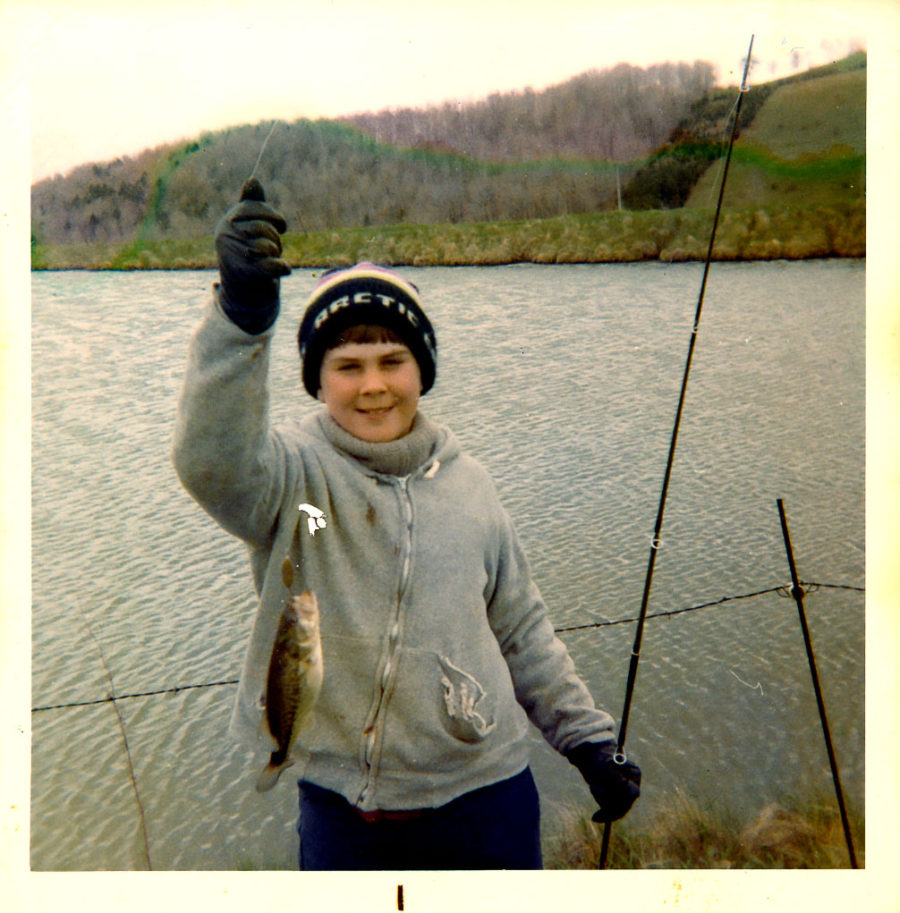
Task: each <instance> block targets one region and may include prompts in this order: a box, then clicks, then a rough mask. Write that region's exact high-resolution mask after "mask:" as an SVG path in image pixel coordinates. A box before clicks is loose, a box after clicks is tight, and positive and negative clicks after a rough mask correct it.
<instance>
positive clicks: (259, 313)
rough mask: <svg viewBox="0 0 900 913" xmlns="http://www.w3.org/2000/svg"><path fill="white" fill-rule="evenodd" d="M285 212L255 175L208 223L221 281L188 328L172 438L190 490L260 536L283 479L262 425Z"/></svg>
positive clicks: (234, 525)
mask: <svg viewBox="0 0 900 913" xmlns="http://www.w3.org/2000/svg"><path fill="white" fill-rule="evenodd" d="M285 227H286V226H285V221H284V219H283V218H282V217H281V215H279V214H278V213H277V212H276V211H275V210H274V209H272V207H271V206H269V205H268V204H267V203H266V202H265V194H264V193H263V190H262V187H261V185H260V184H259V182H258V181H256V180H255V179H252V178H251V180H250V181H248V182H247V183H246V184H245V185H244V188H243V191H242V193H241V199H240V201H239V202H238V203H237V204H236V205H235V206H233V207H232V208H231V209H229V210H228V212H227V213H226V214H225V216H224V217H223V218H222V220H221V221H220V222H219V224H218V226H217V228H216V252H217V256H218V262H219V277H220V281H219V282H217V283H216V284H215V285H214V286H213V300H212V302H211V303H210V305H209V307H208V308H207V311H206V313H205V315H204V317H203V320H202V322H201V324H200V326H199V327H198V328H197V330H196V331H195V333H194V336H193V338H192V340H191V346H190V351H189V356H188V365H187V370H186V372H185V378H184V383H183V386H182V392H181V397H180V400H179V404H178V416H177V421H176V426H175V436H174V444H173V462H174V465H175V469H176V471H177V473H178V475H179V478H180V479H181V481H182V483H183V484H184V486H185V488H186V489H187V490H188V491H189V492H190V493H191V495H192V496H193V497H194V498H195V499H196V500H197V501H198V502H199V503H200V504H201V505H202V506H203V507H204V508H205V509H206V510H207V511H208V512H209V513H210V514H211V515H212V516H213V517H215V519H216V520H217V521H218V522H219V523H220V524H221V525H222V526H223V527H225V529H227V530H228V531H229V532H231V533H233V534H234V535H236V536H239V537H240V538H242V539H245V540H246V541H248V542H251V543H256V544H259V543H262V542H264V541H265V539H266V538H267V537H268V535H269V534H270V532H271V529H272V525H273V523H274V520H275V516H276V513H277V509H278V504H279V500H280V495H281V491H282V488H283V485H284V484H285V460H284V454H283V450H282V447H281V444H280V440H279V439H278V438H277V437H274V436H272V434H271V433H270V429H269V398H268V389H267V379H268V365H269V344H270V338H271V330H272V327H273V326H274V323H275V319H276V318H277V316H278V310H279V291H280V288H279V280H280V277H281V276H283V275H287V274H288V273H289V272H290V267H289V266H288V265H287V263H285V262H284V261H283V260H282V259H280V255H281V239H280V237H279V235H280V234H281V233H282V232H284V230H285Z"/></svg>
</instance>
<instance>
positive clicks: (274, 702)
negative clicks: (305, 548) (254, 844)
mask: <svg viewBox="0 0 900 913" xmlns="http://www.w3.org/2000/svg"><path fill="white" fill-rule="evenodd" d="M287 567H288V562H287V561H286V562H285V565H284V566H283V567H282V576H283V579H284V581H285V584H286V585H288V586H289V583H288V578H291V579H292V578H293V574H292V573H289V572H288V570H287ZM291 571H293V568H291ZM323 677H324V667H323V663H322V641H321V636H320V633H319V604H318V600H317V599H316V596H315V593H312V592H310V591H309V590H306V591H304V592H303V593H301V594H300V595H299V596H295V595H292V596H291V597H290V598H289V599H288V601H287V603H286V604H285V607H284V611H283V612H282V613H281V618H280V619H279V622H278V631H277V633H276V634H275V643H274V644H273V646H272V655H271V657H270V659H269V672H268V677H267V679H266V694H265V722H266V725H267V726H268V729H269V733H270V734H271V736H272V738H273V739H274V740H275V744H276V746H277V748H276V749H275V751H273V752H272V753H271V756H270V757H269V762H268V763H267V764H266V766H265V768H264V769H263V771H262V773H261V774H260V775H259V780H258V782H257V784H256V789H257V792H261V793H263V792H266V791H268V790H270V789H271V788H272V787H273V786H274V785H275V784H276V783H277V782H278V778H279V777H280V776H281V772H282V771H283V770H285V769H286V768H288V767H290V766H291V765H292V764H293V763H294V759H293V758H292V757H291V749H292V748H293V746H294V743H295V742H296V741H297V738H298V736H299V735H300V732H301V731H302V730H303V729H304V728H305V727H306V726H307V725H308V723H309V722H310V719H311V717H312V712H313V708H314V707H315V703H316V699H317V698H318V696H319V692H320V691H321V689H322V679H323Z"/></svg>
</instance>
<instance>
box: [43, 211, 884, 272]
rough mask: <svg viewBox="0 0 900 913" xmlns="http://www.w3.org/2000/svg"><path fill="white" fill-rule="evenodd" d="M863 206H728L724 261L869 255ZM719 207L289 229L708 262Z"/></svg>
mask: <svg viewBox="0 0 900 913" xmlns="http://www.w3.org/2000/svg"><path fill="white" fill-rule="evenodd" d="M865 218H866V214H865V204H864V203H863V202H861V201H860V202H857V203H843V204H840V203H836V204H834V205H832V206H807V207H804V206H791V207H753V206H747V207H741V208H731V209H725V210H723V212H722V215H721V218H720V222H719V228H718V231H717V235H716V246H715V249H714V251H713V257H714V259H716V260H773V259H792V260H798V259H813V258H820V257H864V256H865V253H866V246H865V245H866V241H865V238H866V232H865ZM712 219H713V214H712V211H711V210H708V209H673V210H649V211H642V212H622V211H614V212H604V213H593V214H590V215H571V216H560V217H557V218H552V219H534V220H527V221H520V222H478V223H465V224H444V225H389V226H378V227H374V228H354V229H344V230H334V231H320V232H309V233H302V234H301V233H296V232H288V233H287V234H286V235H285V237H284V255H285V257H286V259H287V260H288V262H289V263H290V264H291V265H292V266H298V267H324V266H340V265H344V264H351V263H355V262H357V261H358V260H373V261H376V262H379V263H384V264H389V265H396V266H400V265H412V266H463V265H472V266H492V265H498V264H504V263H627V262H634V261H641V260H660V261H664V262H677V261H686V260H703V259H705V257H706V251H707V247H708V245H709V236H710V232H711V230H712ZM215 265H216V260H215V250H214V248H213V244H212V239H211V238H209V237H206V238H196V239H185V240H164V241H143V242H131V243H128V244H104V243H92V244H69V245H51V246H44V245H40V244H36V245H34V246H33V248H32V257H31V266H32V269H121V270H132V269H208V268H212V267H215Z"/></svg>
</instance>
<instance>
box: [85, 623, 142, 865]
mask: <svg viewBox="0 0 900 913" xmlns="http://www.w3.org/2000/svg"><path fill="white" fill-rule="evenodd" d="M81 620H82V621H83V622H84V626H85V627H86V628H87V632H88V634H90V636H91V640H92V641H93V642H94V645H95V646H96V647H97V652H98V653H99V654H100V662H101V663H102V664H103V669H104V671H105V672H106V681H107V683H108V684H109V697H108V701H109V702H110V703H111V704H112V705H113V710H115V712H116V719H117V720H118V721H119V732H120V733H121V734H122V745H123V746H124V748H125V760H126V761H127V763H128V776H129V778H130V779H131V788H132V790H133V792H134V801H135V802H136V803H137V809H138V818H139V820H140V824H141V835H142V837H143V840H144V859H145V861H146V863H147V869H148V870H150V871H152V869H153V866H152V864H151V862H150V841H149V839H148V837H147V819H146V818H145V816H144V804H143V802H141V794H140V792H139V791H138V785H137V778H136V777H135V774H134V764H133V763H132V760H131V748H130V747H129V745H128V736H127V735H126V734H125V720H124V719H122V711H121V710H119V705H118V704H117V703H116V697H115V690H116V689H115V685H114V684H113V677H112V672H111V671H110V668H109V665H108V663H107V662H106V656H104V654H103V647H102V646H101V644H100V641H99V640H98V639H97V637H96V636H95V634H94V632H93V630H92V629H91V626H90V624H89V623H88V620H87V616H85V614H84V612H81Z"/></svg>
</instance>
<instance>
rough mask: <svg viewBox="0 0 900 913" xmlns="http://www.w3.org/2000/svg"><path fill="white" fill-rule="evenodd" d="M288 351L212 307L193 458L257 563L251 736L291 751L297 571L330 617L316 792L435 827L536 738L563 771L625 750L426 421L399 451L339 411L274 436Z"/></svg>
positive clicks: (522, 756)
mask: <svg viewBox="0 0 900 913" xmlns="http://www.w3.org/2000/svg"><path fill="white" fill-rule="evenodd" d="M270 339H271V330H269V331H266V332H264V333H261V334H259V335H255V336H253V335H249V334H248V333H245V332H244V331H243V330H241V329H240V328H239V327H237V326H236V325H235V324H233V323H232V322H231V321H230V320H229V319H228V318H227V317H226V316H225V315H224V314H223V313H222V311H221V310H220V308H219V307H218V305H217V304H216V303H215V302H213V303H212V304H211V305H210V307H209V308H208V309H207V312H206V314H205V317H204V319H203V321H202V323H201V325H200V326H199V327H198V329H197V331H196V332H195V334H194V337H193V339H192V342H191V347H190V353H189V361H188V367H187V372H186V376H185V381H184V386H183V390H182V394H181V398H180V401H179V408H178V419H177V424H176V431H175V441H174V451H173V457H174V463H175V467H176V470H177V472H178V474H179V476H180V478H181V480H182V482H183V484H184V486H185V487H186V488H187V490H188V491H189V492H190V493H191V495H192V496H193V497H194V498H195V499H196V500H197V501H198V502H199V503H200V504H201V505H202V506H203V507H204V509H206V510H207V511H208V512H209V513H210V514H211V515H212V516H213V517H214V518H215V519H216V520H217V521H218V522H219V523H220V524H221V526H222V527H224V528H225V529H226V530H227V531H228V532H230V533H232V534H233V535H235V536H237V537H239V538H240V539H242V540H243V541H244V542H245V543H246V544H247V546H248V547H249V551H250V560H251V566H252V570H253V578H254V583H255V586H256V590H257V593H258V596H259V604H258V610H257V614H256V619H255V623H254V627H253V631H252V634H251V638H250V643H249V647H248V650H247V653H246V658H245V662H244V667H243V672H242V675H241V681H240V686H239V689H238V696H237V700H236V704H235V709H234V713H233V716H232V721H231V728H232V732H233V733H234V734H235V735H236V736H238V737H239V738H243V739H246V740H249V741H250V742H254V743H257V744H259V746H260V748H264V749H265V751H272V750H273V749H274V747H275V746H274V742H273V740H272V739H271V737H270V736H269V734H268V732H267V731H266V728H265V726H264V725H263V713H264V710H263V697H264V693H265V684H266V674H267V668H268V660H269V655H270V653H271V648H272V644H273V640H274V636H275V630H276V627H277V624H278V619H279V617H280V614H281V611H282V608H283V606H284V599H285V596H286V591H285V588H284V584H283V582H282V577H281V564H282V561H283V560H284V558H285V557H286V556H290V558H291V560H292V563H293V564H294V566H295V568H296V569H297V570H296V572H295V576H299V578H300V579H299V581H297V582H296V583H295V591H299V590H300V589H309V590H312V591H313V592H314V593H315V594H316V597H317V599H318V602H319V609H320V613H321V619H320V626H321V635H322V648H323V657H324V669H325V675H324V682H323V685H322V690H321V693H320V695H319V699H318V702H317V704H316V708H315V711H314V714H313V717H312V721H311V723H310V725H309V726H308V727H307V728H306V729H305V730H304V731H303V733H302V734H301V736H300V742H299V747H300V748H301V749H302V750H303V757H304V759H305V761H304V767H303V769H302V775H303V778H304V779H306V780H309V781H311V782H313V783H316V784H318V785H320V786H322V787H325V788H326V789H331V790H334V791H336V792H338V793H340V794H342V795H343V796H344V797H345V798H346V799H347V800H348V801H349V802H351V803H352V804H354V805H356V806H358V807H359V808H361V809H363V810H373V809H411V808H429V807H436V806H439V805H442V804H444V803H446V802H449V801H450V800H452V799H454V798H456V797H457V796H459V795H461V794H463V793H465V792H468V791H470V790H473V789H478V788H480V787H482V786H486V785H488V784H490V783H494V782H497V781H499V780H502V779H505V778H507V777H510V776H513V775H514V774H517V773H519V772H520V771H521V770H523V769H524V768H525V767H526V766H527V764H528V745H527V736H528V720H529V719H530V720H531V722H532V723H534V724H535V725H536V726H537V727H538V729H539V730H540V731H541V733H542V734H543V736H544V737H545V738H546V740H547V741H548V742H549V743H550V744H551V745H552V746H553V747H554V748H555V749H557V750H558V751H560V752H562V753H565V752H567V751H569V750H570V749H572V748H574V747H575V746H576V745H579V744H581V743H582V742H587V741H591V742H600V741H607V740H611V739H613V731H612V730H613V720H612V718H611V717H610V716H609V715H608V714H607V713H605V712H604V711H602V710H599V709H597V708H596V707H595V705H594V702H593V699H592V698H591V695H590V693H589V692H588V690H587V688H586V687H585V685H584V684H583V682H582V681H581V680H580V679H579V678H578V676H577V675H576V672H575V668H574V664H573V662H572V660H571V658H570V656H569V654H568V652H567V650H566V648H565V646H564V645H563V643H562V642H561V641H560V640H559V638H557V637H556V635H555V634H554V631H553V626H552V624H551V622H550V619H549V618H548V614H547V610H546V607H545V605H544V603H543V601H542V599H541V596H540V593H539V592H538V590H537V587H536V586H535V584H534V582H533V580H532V578H531V575H530V572H529V569H528V564H527V561H526V559H525V556H524V554H523V553H522V550H521V548H520V546H519V542H518V539H517V537H516V534H515V531H514V530H513V526H512V524H511V522H510V519H509V517H508V515H507V513H506V512H505V510H504V509H503V508H502V506H501V505H500V502H499V499H498V497H497V493H496V491H495V488H494V485H493V483H492V481H491V479H490V478H489V476H488V474H487V473H486V471H485V470H484V469H483V468H482V467H481V465H480V464H479V463H478V462H476V461H475V460H474V459H472V458H471V457H469V456H467V455H466V454H463V453H462V452H461V451H460V447H459V444H458V442H457V440H456V438H455V437H454V435H453V434H452V433H451V432H450V431H449V430H448V429H447V428H445V427H443V426H440V425H437V424H435V423H432V422H430V421H429V420H428V419H426V418H425V417H424V416H423V415H422V414H421V413H419V414H418V415H417V417H416V421H415V423H414V425H413V428H412V430H411V431H410V433H409V434H408V435H407V436H406V437H405V438H401V439H400V440H399V441H395V442H389V443H387V444H367V443H365V442H363V441H359V440H358V439H356V438H354V437H352V436H351V435H349V434H347V433H346V432H345V431H343V429H341V428H340V427H339V426H338V425H337V424H336V423H335V422H334V421H333V420H332V419H331V418H330V417H329V416H328V413H327V410H326V409H324V408H323V409H321V410H318V411H316V412H313V413H311V414H307V415H306V416H305V417H304V418H303V419H302V420H299V421H294V422H292V423H289V424H287V425H286V426H284V427H278V428H272V427H270V424H269V414H268V393H267V372H268V364H269V345H270ZM300 505H305V507H304V508H302V509H301V507H300ZM310 507H312V508H314V509H315V510H318V511H321V512H322V513H323V514H324V517H322V523H315V522H313V523H311V522H310V517H311V515H310V512H309V508H310ZM313 519H314V517H313ZM322 524H324V525H322Z"/></svg>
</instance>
